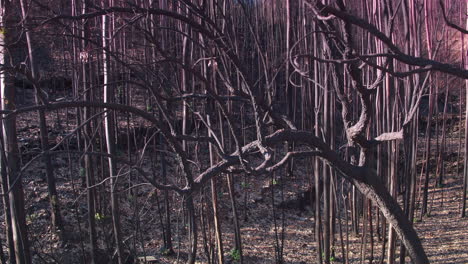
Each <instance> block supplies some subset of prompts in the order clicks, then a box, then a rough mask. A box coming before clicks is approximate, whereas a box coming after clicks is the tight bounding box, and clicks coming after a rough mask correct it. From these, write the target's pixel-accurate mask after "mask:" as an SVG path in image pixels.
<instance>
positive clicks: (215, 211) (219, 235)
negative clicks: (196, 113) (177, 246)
mask: <svg viewBox="0 0 468 264" xmlns="http://www.w3.org/2000/svg"><path fill="white" fill-rule="evenodd" d="M206 119H207V124H208V126H211V121H210V115H207V116H206ZM209 136H210V137H211V136H212V134H211V132H209ZM208 148H209V153H210V165H211V166H213V165H214V164H215V163H216V161H215V153H214V150H213V146H212V145H211V144H209V146H208ZM210 183H211V203H212V206H213V222H214V229H215V239H216V249H217V252H216V253H217V257H218V263H224V255H223V254H224V253H223V239H222V233H221V223H220V218H219V213H218V211H219V209H218V191H217V186H216V178H211V181H210Z"/></svg>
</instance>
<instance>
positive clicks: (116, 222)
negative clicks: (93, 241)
mask: <svg viewBox="0 0 468 264" xmlns="http://www.w3.org/2000/svg"><path fill="white" fill-rule="evenodd" d="M110 2H111V4H112V1H110ZM108 27H109V23H108V17H107V15H103V16H102V46H103V77H104V82H103V85H104V103H112V102H113V101H114V91H113V88H112V85H110V84H109V82H110V76H109V75H110V72H109V70H110V60H109V57H108V56H109V55H108V54H107V53H108V51H107V49H109V48H110V46H109V43H108V36H109V34H108V32H109V29H108ZM104 111H106V113H105V116H104V129H105V137H106V145H107V153H108V154H109V155H111V156H114V155H115V142H114V140H115V135H114V133H115V125H114V122H113V118H112V114H111V113H112V112H111V111H109V109H104ZM108 162H109V177H110V181H109V182H110V189H111V191H110V194H111V197H110V198H111V210H112V225H113V231H114V238H115V243H116V247H117V248H116V250H117V261H118V263H119V264H123V263H124V256H123V245H122V235H121V232H122V231H121V228H120V210H119V197H118V195H117V191H116V189H117V186H118V185H117V182H118V178H116V177H118V175H117V164H116V162H115V160H114V158H111V157H109V158H108Z"/></svg>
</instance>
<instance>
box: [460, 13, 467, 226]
mask: <svg viewBox="0 0 468 264" xmlns="http://www.w3.org/2000/svg"><path fill="white" fill-rule="evenodd" d="M466 10H467V11H468V5H466ZM466 28H467V29H468V18H467V19H466ZM462 39H463V38H462ZM463 56H465V57H464V58H465V59H464V62H465V65H464V66H465V69H468V56H467V55H466V54H463ZM465 100H466V101H465V160H464V164H465V169H464V171H463V190H462V208H461V213H460V216H461V217H465V215H466V212H465V211H466V198H467V197H466V196H467V188H468V80H466V81H465Z"/></svg>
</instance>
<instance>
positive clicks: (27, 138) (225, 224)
mask: <svg viewBox="0 0 468 264" xmlns="http://www.w3.org/2000/svg"><path fill="white" fill-rule="evenodd" d="M52 115H57V116H59V117H60V120H61V124H60V125H58V124H57V123H50V124H49V127H50V128H51V134H50V135H51V136H52V139H51V140H52V141H54V142H59V141H60V140H61V139H62V138H63V137H64V136H65V135H66V133H65V132H64V133H58V132H54V131H59V130H60V129H62V130H63V131H67V129H68V130H69V129H70V127H73V125H74V124H73V123H72V121H71V120H73V119H74V117H73V112H68V113H67V112H65V111H63V112H56V113H52ZM67 117H68V119H67ZM36 120H37V118H36V116H35V114H31V115H28V116H25V117H24V118H22V119H21V120H19V121H18V131H19V141H20V145H21V146H22V150H23V154H25V157H26V156H27V155H30V157H32V156H33V153H34V148H36V144H35V143H34V142H36V141H37V140H38V138H39V137H38V136H39V134H38V127H37V126H35V125H34V123H35V122H36ZM67 120H68V121H67ZM67 122H69V123H67ZM131 125H141V124H139V121H135V122H134V123H132V124H131ZM454 141H455V139H454ZM52 143H53V142H52ZM71 144H72V143H71ZM455 145H456V144H453V148H452V147H451V148H452V149H454V151H456V147H455ZM28 151H29V152H28ZM36 151H37V149H36ZM28 153H29V154H28ZM453 156H454V155H448V157H453ZM69 158H70V159H69ZM25 162H26V160H24V161H23V164H24V163H25ZM144 164H151V161H150V160H149V159H147V160H145V162H144ZM146 166H149V165H146ZM446 166H447V172H448V175H447V177H446V180H445V185H444V186H443V187H441V188H440V187H439V188H435V189H434V188H432V189H431V190H430V201H431V204H430V208H431V209H430V214H429V216H425V217H423V219H422V221H418V220H417V219H415V223H414V224H415V226H416V229H417V232H418V234H419V235H420V237H421V239H422V242H423V245H424V247H425V249H426V253H427V254H428V255H429V259H430V260H431V263H447V264H448V263H453V264H464V263H468V236H467V235H466V234H468V218H465V219H461V218H460V217H459V213H460V201H461V184H462V178H461V174H460V175H457V174H456V173H455V168H456V165H455V163H454V162H453V161H451V162H448V163H447V164H446ZM54 167H55V169H56V170H55V172H56V177H57V187H58V192H59V196H60V202H61V205H62V216H63V218H64V220H65V222H66V232H65V234H64V235H63V237H64V238H66V241H61V240H60V239H59V236H58V235H56V234H55V233H54V232H52V230H51V228H50V226H49V222H50V216H49V213H48V199H47V185H46V182H45V179H44V173H45V168H44V167H43V166H42V165H41V164H40V162H39V163H33V164H31V166H30V167H29V168H28V169H27V170H25V172H24V179H23V184H24V186H25V193H26V208H27V215H28V216H27V222H28V227H29V233H30V237H31V240H32V250H33V254H34V263H84V262H86V259H83V258H82V255H83V254H82V252H83V251H85V250H86V240H87V236H86V232H87V224H86V217H87V209H86V204H85V201H86V193H85V189H84V188H83V184H82V177H81V174H82V169H81V167H80V162H79V159H78V158H77V157H73V156H70V157H69V156H67V155H65V154H63V155H60V156H57V157H55V161H54ZM460 168H461V167H460ZM460 168H459V169H460ZM169 173H175V171H174V170H171V169H170V171H169ZM305 175H307V173H306V172H305V170H304V169H302V170H298V171H297V172H296V173H295V176H294V177H293V178H288V179H284V180H283V181H277V180H275V181H272V180H271V178H270V177H269V176H265V177H263V178H257V179H255V180H253V179H250V180H245V179H244V178H243V177H241V176H239V177H240V178H238V179H237V180H236V182H237V183H236V186H235V188H236V198H237V202H238V211H239V215H240V218H241V219H240V223H241V228H242V230H241V231H242V240H243V245H244V248H243V250H244V251H243V253H244V260H245V263H275V239H276V235H275V226H277V227H281V226H282V221H281V220H282V217H283V213H284V230H285V232H284V250H283V254H284V260H285V263H312V262H315V260H316V259H315V258H316V247H315V241H314V228H313V226H314V217H313V214H312V213H311V212H309V211H300V210H297V209H293V210H284V211H283V210H280V209H276V210H275V213H273V210H272V208H273V207H272V206H271V194H272V189H273V191H274V192H273V193H275V194H274V196H275V203H279V202H280V201H281V198H280V193H281V191H280V190H281V189H283V192H284V198H283V199H286V200H287V199H291V198H292V197H294V196H295V195H296V193H297V192H298V190H302V191H304V186H306V185H307V181H308V179H307V177H306V176H305ZM431 177H434V173H432V174H431ZM418 178H419V176H418ZM125 179H126V180H124V183H123V185H125V184H126V183H125V181H126V182H128V178H125ZM131 179H132V181H133V182H134V183H135V182H141V179H137V178H136V175H133V174H132V176H131ZM220 179H221V178H220ZM104 184H105V183H104ZM220 184H221V185H222V186H224V187H221V188H220V190H219V193H218V195H219V197H220V198H219V199H220V207H221V210H220V212H221V213H220V216H221V225H222V231H223V238H224V249H225V256H226V262H227V263H235V262H236V261H233V259H232V257H231V254H230V251H231V249H232V248H233V239H234V238H233V227H232V224H233V223H232V222H233V221H232V216H231V213H230V212H231V208H230V203H229V199H228V193H227V188H226V187H225V186H226V184H225V179H224V178H222V180H221V182H220ZM434 185H435V184H434V180H432V181H431V186H434ZM98 193H99V195H102V197H103V199H102V200H103V201H104V202H103V203H102V204H100V205H98V206H100V208H103V210H102V211H103V212H107V211H106V210H108V209H106V208H108V204H106V201H108V198H107V197H109V196H108V195H109V193H108V192H107V191H106V189H105V188H100V189H99V192H98ZM207 195H209V193H207ZM161 199H162V193H161V192H155V191H154V190H153V188H151V186H148V185H141V186H140V187H138V188H135V189H131V190H130V189H122V192H121V211H122V226H123V229H124V240H125V241H124V243H125V245H126V246H127V248H137V252H136V254H137V255H139V256H142V255H147V256H154V257H155V258H156V259H157V263H183V262H184V259H185V258H186V250H187V247H186V242H185V239H186V230H185V227H186V226H185V223H184V220H183V219H184V217H183V215H184V211H183V209H182V206H181V203H182V201H181V199H180V198H179V197H177V196H175V195H173V196H171V201H172V216H173V218H172V227H173V229H172V230H173V231H172V232H173V241H174V250H175V253H176V254H175V255H173V256H165V255H164V254H163V253H164V252H163V250H161V249H162V247H163V244H162V228H161V220H160V218H161V216H160V214H159V212H160V209H161V206H158V201H159V202H160V201H161ZM196 200H197V201H198V202H200V201H201V196H199V197H197V198H196ZM160 205H161V204H160ZM200 212H201V211H200V210H198V214H200ZM273 214H275V216H276V218H275V217H273ZM96 217H97V222H98V232H99V236H100V239H99V245H100V248H101V252H102V253H103V254H102V255H105V253H106V250H107V252H111V250H110V248H112V235H111V229H110V217H109V216H108V215H105V213H104V214H102V215H99V216H96ZM205 217H211V216H210V215H206V216H205ZM138 218H139V219H140V222H138V221H135V219H138ZM273 219H276V222H275V221H273ZM341 220H342V228H343V229H342V230H343V232H344V233H345V231H346V226H345V218H344V213H343V215H342V216H341ZM78 222H79V224H78ZM374 224H375V221H374ZM348 228H349V229H350V226H348ZM199 231H200V234H199V250H198V256H199V263H206V259H207V258H206V248H205V247H204V238H203V230H202V229H201V228H200V230H199ZM337 231H339V229H337ZM374 233H375V232H374ZM1 234H2V235H1V237H2V241H3V243H4V241H5V240H4V235H3V234H4V233H3V232H2V233H1ZM210 235H211V236H212V234H209V233H207V236H210ZM344 237H346V235H344ZM345 239H346V238H345ZM361 239H362V237H361V236H360V235H355V234H352V233H350V234H349V241H350V249H349V252H348V254H349V258H350V262H351V263H358V262H359V261H360V258H361V255H360V252H361V246H360V241H361ZM373 239H374V244H375V245H376V248H375V250H374V251H375V252H374V260H375V261H376V260H378V259H379V258H380V255H381V252H380V251H381V250H380V245H381V242H380V241H378V239H377V237H374V238H373ZM345 242H346V241H345ZM4 246H5V245H4ZM368 247H369V239H368V243H367V251H366V252H367V253H369V250H368ZM143 248H144V250H143ZM4 249H5V247H4ZM335 251H336V259H335V261H334V263H343V261H342V260H343V258H342V256H343V255H342V251H341V245H340V237H339V235H337V236H336V244H335ZM106 262H107V261H106V260H105V259H103V260H102V263H106Z"/></svg>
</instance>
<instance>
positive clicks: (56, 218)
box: [20, 0, 63, 231]
mask: <svg viewBox="0 0 468 264" xmlns="http://www.w3.org/2000/svg"><path fill="white" fill-rule="evenodd" d="M20 4H21V14H22V16H23V21H28V18H27V13H26V10H27V6H26V3H25V0H20ZM25 35H26V44H27V47H28V56H29V63H30V65H29V67H30V69H31V77H32V78H33V86H34V90H35V92H36V104H38V105H39V104H41V103H44V102H42V97H44V95H41V93H43V92H42V90H41V88H40V87H38V86H37V85H36V65H35V63H34V57H33V47H32V41H31V34H30V31H29V30H27V29H26V32H25ZM38 115H39V133H40V138H41V146H42V152H43V161H44V164H45V167H46V179H47V190H48V192H49V204H50V209H51V220H52V226H53V227H54V229H55V230H56V231H63V224H62V217H61V216H60V205H59V199H58V195H57V188H56V184H55V176H54V169H53V168H52V160H51V157H50V155H49V136H48V131H47V124H46V116H45V112H44V110H39V111H38Z"/></svg>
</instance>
